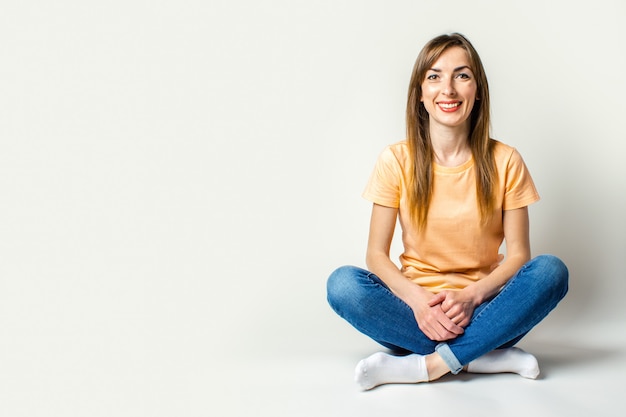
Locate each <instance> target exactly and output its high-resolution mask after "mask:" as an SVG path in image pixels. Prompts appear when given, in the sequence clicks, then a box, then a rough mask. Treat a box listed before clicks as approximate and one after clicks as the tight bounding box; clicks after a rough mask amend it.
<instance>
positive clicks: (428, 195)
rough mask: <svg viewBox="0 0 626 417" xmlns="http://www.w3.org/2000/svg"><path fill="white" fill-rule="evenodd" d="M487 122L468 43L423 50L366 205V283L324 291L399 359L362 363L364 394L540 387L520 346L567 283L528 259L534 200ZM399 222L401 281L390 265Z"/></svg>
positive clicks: (554, 261)
mask: <svg viewBox="0 0 626 417" xmlns="http://www.w3.org/2000/svg"><path fill="white" fill-rule="evenodd" d="M489 114H490V111H489V89H488V84H487V77H486V75H485V72H484V69H483V65H482V62H481V60H480V58H479V56H478V54H477V53H476V50H475V49H474V47H473V46H472V44H471V43H470V42H469V41H468V40H467V39H466V38H465V37H464V36H462V35H460V34H456V33H455V34H451V35H442V36H439V37H436V38H435V39H433V40H431V41H430V42H429V43H428V44H426V46H425V47H424V48H423V49H422V51H421V52H420V54H419V56H418V58H417V61H416V63H415V66H414V68H413V75H412V78H411V82H410V85H409V93H408V101H407V120H406V122H407V138H406V140H403V141H401V142H398V143H395V144H392V145H390V146H388V147H387V148H386V149H385V150H384V151H383V152H382V153H381V155H380V157H379V159H378V161H377V163H376V166H375V168H374V172H373V173H372V176H371V178H370V180H369V183H368V184H367V187H366V189H365V192H364V194H363V196H364V197H365V198H366V199H368V200H370V201H371V202H372V203H373V207H372V214H371V221H370V231H369V241H368V245H367V255H366V259H367V266H368V269H369V270H364V269H361V268H357V267H353V266H345V267H341V268H339V269H337V270H335V271H334V272H333V273H332V274H331V276H330V277H329V279H328V285H327V290H328V301H329V303H330V305H331V307H332V308H333V309H334V310H335V311H336V312H337V313H338V314H339V315H340V316H341V317H343V318H344V319H346V320H347V321H348V322H349V323H351V324H352V325H353V326H354V327H355V328H356V329H358V330H359V331H361V332H362V333H364V334H366V335H368V336H369V337H371V338H372V339H374V340H375V341H377V342H378V343H380V344H381V345H382V346H385V347H386V348H388V349H390V350H391V352H392V354H388V353H385V352H377V353H375V354H373V355H372V356H370V357H368V358H366V359H363V360H362V361H361V362H359V364H358V365H357V367H356V370H355V379H356V381H357V383H358V384H359V385H360V386H361V388H363V389H371V388H374V387H376V386H378V385H381V384H386V383H416V382H425V381H433V380H436V379H439V378H440V377H442V376H443V375H445V374H447V373H450V372H451V373H453V374H457V373H459V372H461V371H462V370H465V371H467V372H475V373H501V372H513V373H517V374H519V375H521V376H523V377H526V378H531V379H534V378H536V377H537V376H538V375H539V366H538V363H537V360H536V359H535V357H534V356H533V355H531V354H530V353H527V352H525V351H523V350H521V349H519V348H517V347H514V345H515V344H516V343H517V342H518V341H519V340H520V339H522V338H523V337H524V336H525V335H526V334H527V333H528V332H529V331H530V330H531V329H532V328H533V327H534V326H536V325H537V324H538V323H539V322H540V321H541V320H543V318H545V317H546V316H547V315H548V314H549V312H550V311H552V310H553V309H554V308H555V307H556V305H557V304H558V303H559V302H560V301H561V299H563V297H564V296H565V294H566V293H567V288H568V270H567V267H566V266H565V265H564V264H563V262H562V261H561V260H560V259H558V258H556V257H555V256H552V255H541V256H538V257H536V258H532V259H531V256H530V239H529V220H528V205H529V204H532V203H534V202H536V201H537V200H539V195H538V193H537V191H536V189H535V186H534V183H533V180H532V178H531V176H530V174H529V172H528V169H527V168H526V165H525V164H524V161H523V159H522V157H521V155H520V154H519V153H518V152H517V150H515V149H514V148H512V147H510V146H508V145H505V144H504V143H502V142H499V141H497V140H495V139H492V138H490V132H489V126H490V121H489ZM398 219H399V221H400V225H401V227H402V242H403V246H404V252H403V253H402V255H401V257H400V261H401V264H402V265H401V268H398V267H397V266H396V265H395V264H394V263H393V262H392V261H391V259H390V257H389V250H390V245H391V241H392V238H393V234H394V228H395V225H396V221H397V220H398ZM503 241H504V242H506V249H507V256H506V258H504V257H503V256H501V255H499V254H498V250H499V248H500V245H501V244H502V242H503Z"/></svg>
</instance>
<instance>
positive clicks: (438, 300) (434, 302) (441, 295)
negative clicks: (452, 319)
mask: <svg viewBox="0 0 626 417" xmlns="http://www.w3.org/2000/svg"><path fill="white" fill-rule="evenodd" d="M445 299H446V293H445V292H440V293H439V294H435V296H434V297H433V298H431V299H430V301H428V305H429V306H430V307H433V306H436V305H437V304H441V303H442V302H443V301H444V300H445Z"/></svg>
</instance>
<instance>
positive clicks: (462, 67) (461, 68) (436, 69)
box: [430, 65, 472, 72]
mask: <svg viewBox="0 0 626 417" xmlns="http://www.w3.org/2000/svg"><path fill="white" fill-rule="evenodd" d="M464 69H468V70H470V71H471V70H472V69H471V68H470V67H469V65H463V66H460V67H456V68H455V69H454V71H452V72H457V71H461V70H464ZM430 71H434V72H441V71H442V70H441V69H439V68H431V69H430Z"/></svg>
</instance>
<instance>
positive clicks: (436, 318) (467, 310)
mask: <svg viewBox="0 0 626 417" xmlns="http://www.w3.org/2000/svg"><path fill="white" fill-rule="evenodd" d="M475 307H476V305H475V303H474V301H473V300H472V298H471V297H470V296H469V294H468V293H467V292H466V291H464V290H461V291H442V292H440V293H438V294H433V295H432V297H431V298H430V299H429V300H428V301H427V303H423V304H422V306H421V308H418V309H414V312H415V319H416V320H417V324H418V326H419V328H420V329H421V330H422V332H424V334H425V335H426V336H427V337H428V338H429V339H431V340H435V341H440V342H443V341H446V340H451V339H454V338H456V337H458V336H460V335H462V334H463V332H464V331H465V330H464V328H465V327H466V326H467V325H468V324H469V323H470V320H471V318H472V314H473V313H474V308H475Z"/></svg>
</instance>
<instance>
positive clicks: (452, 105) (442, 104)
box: [439, 102, 461, 109]
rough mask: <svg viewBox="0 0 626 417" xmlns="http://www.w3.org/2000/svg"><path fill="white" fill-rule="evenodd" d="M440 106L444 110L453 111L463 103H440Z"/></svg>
mask: <svg viewBox="0 0 626 417" xmlns="http://www.w3.org/2000/svg"><path fill="white" fill-rule="evenodd" d="M439 105H440V106H441V107H443V108H444V109H452V108H454V107H459V106H460V105H461V103H458V102H457V103H439Z"/></svg>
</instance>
